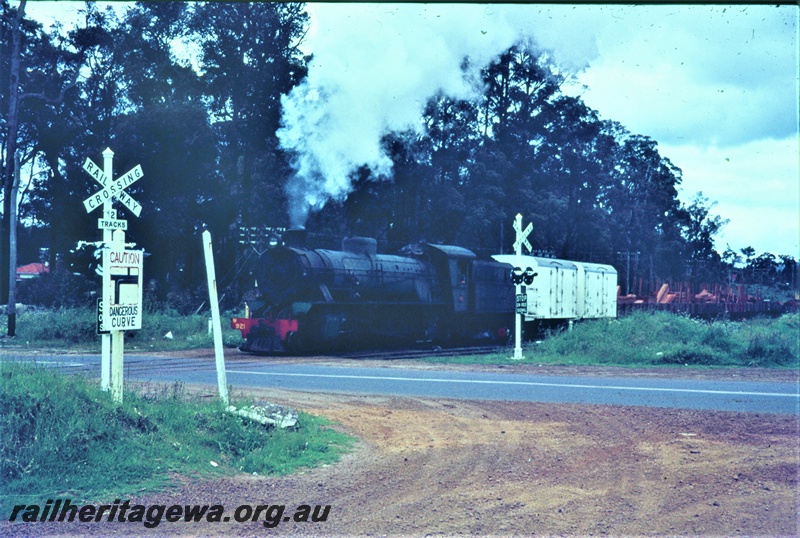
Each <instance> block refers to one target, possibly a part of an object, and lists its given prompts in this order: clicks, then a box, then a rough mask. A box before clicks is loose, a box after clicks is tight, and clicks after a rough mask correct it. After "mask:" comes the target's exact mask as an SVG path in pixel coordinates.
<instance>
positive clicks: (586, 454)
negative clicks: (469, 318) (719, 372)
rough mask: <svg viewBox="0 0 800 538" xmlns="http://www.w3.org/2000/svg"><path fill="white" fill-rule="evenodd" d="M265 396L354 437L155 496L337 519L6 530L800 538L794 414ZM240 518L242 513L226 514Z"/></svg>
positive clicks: (799, 434)
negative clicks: (321, 455) (327, 457)
mask: <svg viewBox="0 0 800 538" xmlns="http://www.w3.org/2000/svg"><path fill="white" fill-rule="evenodd" d="M258 396H259V397H263V398H266V399H269V400H270V401H274V402H277V403H282V404H286V405H290V406H293V407H296V408H300V409H303V410H305V411H308V412H310V413H314V414H320V415H324V416H327V417H329V418H331V419H333V420H334V421H336V422H338V423H339V424H340V426H339V427H340V428H342V429H343V430H344V431H346V432H348V433H350V434H352V435H355V436H357V437H358V438H359V439H360V442H359V443H358V445H357V446H356V447H355V449H354V450H353V451H352V452H351V453H350V454H348V455H347V456H345V457H344V458H343V459H342V461H340V462H339V463H337V464H334V465H330V466H327V467H323V468H318V469H311V470H307V471H305V472H302V473H300V474H295V475H292V476H287V477H280V478H269V477H259V476H250V475H239V476H236V477H232V478H228V479H223V480H218V481H215V482H191V481H187V480H184V481H183V485H182V486H180V487H179V488H178V489H176V490H175V491H172V492H169V493H161V494H155V495H147V496H144V497H141V498H139V499H134V500H132V503H133V502H141V503H145V504H156V503H159V504H166V505H170V504H189V503H208V504H221V505H224V506H225V507H226V510H228V511H233V509H234V508H235V507H236V506H239V505H243V504H250V505H257V504H273V505H274V504H282V505H286V506H287V513H289V511H290V510H293V509H294V508H295V507H296V506H299V505H303V504H308V505H330V506H331V510H330V513H329V514H328V517H327V520H326V521H324V522H317V523H311V522H304V523H296V522H294V521H292V520H289V521H285V522H281V523H280V524H278V525H277V526H276V527H274V528H265V527H264V525H263V518H262V519H261V520H260V521H257V522H247V523H236V522H234V521H229V522H227V523H207V522H202V523H183V522H180V523H168V522H162V523H161V524H160V525H159V526H158V527H156V528H155V529H146V528H144V527H143V526H142V525H141V524H135V523H96V524H69V525H66V524H61V525H60V526H51V525H49V524H28V525H21V526H19V525H15V526H12V527H9V526H7V525H6V526H4V527H2V528H0V530H2V531H3V533H8V532H10V533H12V534H14V535H26V534H29V535H38V536H41V535H43V534H64V535H76V534H90V535H108V534H127V535H185V536H207V535H228V536H230V535H237V536H262V535H265V534H286V535H298V534H299V535H398V534H402V535H412V536H413V535H417V536H422V535H426V534H435V535H456V534H459V535H531V534H546V535H553V534H559V535H563V534H568V535H590V534H591V535H597V534H613V535H631V534H670V535H676V534H682V535H686V534H692V535H696V534H716V535H720V534H722V535H740V534H748V535H754V534H755V535H798V526H797V525H798V524H797V519H798V493H797V490H798V467H799V466H800V457H799V456H798V439H799V438H800V429H799V428H798V419H797V417H796V416H786V415H766V414H765V415H755V414H740V413H727V412H705V411H688V410H671V409H648V408H638V407H610V406H585V405H552V404H537V403H509V402H486V401H470V402H463V401H452V400H436V399H412V398H392V397H370V396H349V395H333V394H319V393H301V392H289V391H276V390H270V391H268V393H266V394H264V393H262V394H258ZM226 513H230V512H226Z"/></svg>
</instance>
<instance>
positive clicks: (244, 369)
mask: <svg viewBox="0 0 800 538" xmlns="http://www.w3.org/2000/svg"><path fill="white" fill-rule="evenodd" d="M37 360H38V362H41V363H44V364H48V365H52V366H57V365H60V366H66V367H67V369H69V370H75V369H80V370H85V371H90V372H92V373H93V374H96V375H98V376H99V363H100V357H99V356H97V355H86V356H76V355H70V356H51V357H44V356H40V357H38V358H37ZM125 364H126V379H138V380H150V381H159V382H174V381H183V382H187V383H205V384H209V385H216V373H215V370H214V363H213V362H211V361H209V360H207V359H205V360H199V359H175V358H172V357H170V358H167V357H154V356H136V355H126V357H125ZM165 366H169V367H168V368H165ZM226 371H227V380H228V383H229V384H231V385H233V386H238V387H245V386H247V387H264V388H270V387H274V388H282V389H295V390H306V391H324V392H344V393H354V394H386V395H397V396H427V397H440V398H455V399H478V400H512V401H531V402H553V403H586V404H611V405H637V406H650V407H667V408H686V409H711V410H721V411H745V412H759V413H790V414H800V392H799V389H798V386H797V385H796V384H794V383H776V382H772V383H769V382H741V381H708V380H697V379H680V378H677V379H676V378H667V377H663V378H655V379H654V378H647V379H642V378H632V377H617V378H614V377H576V376H544V375H528V374H513V373H512V374H501V373H486V372H465V371H436V370H428V369H426V370H417V369H412V368H363V367H358V366H352V362H348V363H347V365H344V364H343V365H342V366H329V365H315V364H308V363H302V364H297V363H286V364H280V363H275V362H270V361H258V360H253V361H245V362H239V361H237V362H230V363H229V364H228V365H227V369H226Z"/></svg>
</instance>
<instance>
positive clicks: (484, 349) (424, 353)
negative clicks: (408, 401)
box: [339, 345, 510, 360]
mask: <svg viewBox="0 0 800 538" xmlns="http://www.w3.org/2000/svg"><path fill="white" fill-rule="evenodd" d="M509 349H510V348H509V347H507V346H497V345H493V346H470V347H452V348H447V347H445V348H442V347H438V346H436V347H431V348H425V349H396V350H385V349H384V350H377V351H364V352H357V353H347V354H343V355H339V357H341V358H344V359H373V360H403V359H420V358H425V357H458V356H459V355H489V354H491V353H505V352H506V351H508V350H509Z"/></svg>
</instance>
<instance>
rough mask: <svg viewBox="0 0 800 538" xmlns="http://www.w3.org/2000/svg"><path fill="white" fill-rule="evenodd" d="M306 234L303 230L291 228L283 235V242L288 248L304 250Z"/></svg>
mask: <svg viewBox="0 0 800 538" xmlns="http://www.w3.org/2000/svg"><path fill="white" fill-rule="evenodd" d="M307 237H308V233H307V232H306V229H305V228H291V229H289V230H286V231H285V232H284V234H283V242H284V244H285V245H286V246H287V247H289V248H306V238H307Z"/></svg>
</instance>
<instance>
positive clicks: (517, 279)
mask: <svg viewBox="0 0 800 538" xmlns="http://www.w3.org/2000/svg"><path fill="white" fill-rule="evenodd" d="M537 276H539V273H534V272H533V269H532V268H530V267H526V268H525V270H524V271H523V270H522V268H521V267H514V268H513V269H512V270H511V282H512V283H514V284H522V283H523V282H524V283H525V284H529V285H530V284H533V279H534V278H535V277H537Z"/></svg>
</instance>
